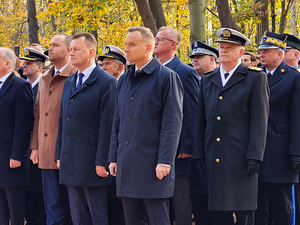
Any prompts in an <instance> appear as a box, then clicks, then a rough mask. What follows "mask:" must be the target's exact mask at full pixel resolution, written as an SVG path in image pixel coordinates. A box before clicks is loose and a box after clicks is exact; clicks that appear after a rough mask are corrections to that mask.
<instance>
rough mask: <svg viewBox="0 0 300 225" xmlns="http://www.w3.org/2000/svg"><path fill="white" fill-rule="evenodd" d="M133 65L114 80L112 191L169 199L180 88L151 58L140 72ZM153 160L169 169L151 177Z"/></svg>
mask: <svg viewBox="0 0 300 225" xmlns="http://www.w3.org/2000/svg"><path fill="white" fill-rule="evenodd" d="M134 70H135V66H132V67H131V69H130V70H129V71H128V72H127V73H125V74H124V75H122V76H121V78H120V80H119V82H118V90H117V95H116V106H115V113H114V119H113V128H112V137H111V146H110V152H109V161H110V162H116V163H117V195H118V196H120V197H131V198H169V197H172V196H173V192H174V179H175V174H174V172H175V170H174V158H175V154H176V150H177V147H178V141H179V137H180V132H181V126H182V105H183V88H182V84H181V81H180V79H179V77H178V75H177V74H176V73H175V72H174V71H172V70H170V69H168V68H167V67H165V66H163V65H162V64H161V63H160V62H159V61H158V59H157V58H156V57H154V58H153V59H152V60H151V61H150V62H149V63H148V64H147V65H146V66H145V67H144V68H143V71H144V72H142V73H138V74H136V75H135V72H134ZM158 163H161V164H168V165H171V171H170V174H168V175H167V176H165V177H164V178H163V179H162V180H159V179H158V178H157V177H156V171H155V169H156V166H157V164H158Z"/></svg>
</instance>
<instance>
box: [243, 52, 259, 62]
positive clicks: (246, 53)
mask: <svg viewBox="0 0 300 225" xmlns="http://www.w3.org/2000/svg"><path fill="white" fill-rule="evenodd" d="M244 55H249V56H250V60H251V62H255V61H256V57H255V55H253V54H252V53H251V52H245V53H244Z"/></svg>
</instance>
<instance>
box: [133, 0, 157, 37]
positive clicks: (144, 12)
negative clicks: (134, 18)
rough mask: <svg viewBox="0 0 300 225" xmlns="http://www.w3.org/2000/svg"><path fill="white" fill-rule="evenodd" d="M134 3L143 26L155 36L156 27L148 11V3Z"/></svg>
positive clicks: (136, 0)
mask: <svg viewBox="0 0 300 225" xmlns="http://www.w3.org/2000/svg"><path fill="white" fill-rule="evenodd" d="M135 3H136V5H137V8H138V11H139V13H140V15H141V17H142V21H143V23H144V26H145V27H148V28H149V29H150V30H151V31H152V33H153V35H154V36H155V35H156V33H157V27H156V24H155V21H154V18H153V15H152V12H151V10H150V6H149V4H148V1H147V0H135Z"/></svg>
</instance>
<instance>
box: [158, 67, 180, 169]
mask: <svg viewBox="0 0 300 225" xmlns="http://www.w3.org/2000/svg"><path fill="white" fill-rule="evenodd" d="M162 98H163V109H162V122H161V130H160V137H159V152H158V161H157V163H158V164H160V163H161V164H168V165H173V162H174V159H175V155H176V152H177V148H178V142H179V137H180V133H181V128H182V120H183V87H182V83H181V81H180V79H179V77H178V75H177V74H176V73H175V72H170V75H169V77H168V78H167V79H164V83H163V84H162Z"/></svg>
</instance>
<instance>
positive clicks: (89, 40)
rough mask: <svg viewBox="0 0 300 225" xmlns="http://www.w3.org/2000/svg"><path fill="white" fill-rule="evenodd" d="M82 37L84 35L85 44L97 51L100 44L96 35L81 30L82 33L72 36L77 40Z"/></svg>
mask: <svg viewBox="0 0 300 225" xmlns="http://www.w3.org/2000/svg"><path fill="white" fill-rule="evenodd" d="M81 37H84V41H85V44H86V45H87V46H88V47H90V48H93V49H95V50H96V51H97V45H98V44H97V40H96V38H95V36H94V35H92V34H90V33H85V32H81V33H77V34H74V35H73V37H72V40H75V39H78V38H81Z"/></svg>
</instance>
